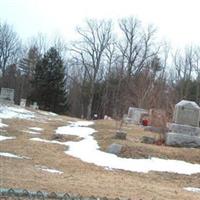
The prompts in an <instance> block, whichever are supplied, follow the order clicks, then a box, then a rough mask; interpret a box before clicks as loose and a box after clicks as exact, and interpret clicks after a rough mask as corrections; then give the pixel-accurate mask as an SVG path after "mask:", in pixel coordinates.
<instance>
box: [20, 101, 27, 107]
mask: <svg viewBox="0 0 200 200" xmlns="http://www.w3.org/2000/svg"><path fill="white" fill-rule="evenodd" d="M20 106H21V107H26V99H21V101H20Z"/></svg>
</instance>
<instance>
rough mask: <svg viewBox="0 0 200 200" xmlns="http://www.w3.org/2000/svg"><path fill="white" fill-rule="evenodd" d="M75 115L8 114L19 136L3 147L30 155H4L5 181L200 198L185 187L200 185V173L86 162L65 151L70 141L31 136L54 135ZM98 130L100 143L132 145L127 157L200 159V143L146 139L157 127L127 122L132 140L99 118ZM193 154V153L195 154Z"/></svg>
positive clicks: (0, 164) (98, 192) (1, 177)
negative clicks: (34, 131)
mask: <svg viewBox="0 0 200 200" xmlns="http://www.w3.org/2000/svg"><path fill="white" fill-rule="evenodd" d="M71 120H76V119H72V118H68V117H64V116H59V117H49V119H48V120H45V122H44V121H42V122H40V121H28V120H4V121H3V122H4V123H6V124H9V127H8V128H6V130H7V133H3V134H6V135H9V136H16V137H17V139H16V140H6V141H2V142H1V143H0V151H4V152H10V153H15V154H17V155H21V156H27V157H29V158H31V159H23V160H20V159H13V158H12V159H11V158H5V157H0V187H4V188H10V187H13V188H26V189H29V190H33V191H34V190H41V191H48V192H52V191H55V192H68V193H74V194H81V195H83V196H91V195H94V196H100V197H103V196H107V197H109V198H115V197H121V198H131V199H138V200H139V199H142V200H149V199H152V200H153V199H159V200H164V199H181V200H182V199H185V200H188V199H195V200H198V199H200V195H199V194H195V193H190V192H187V191H184V190H183V187H199V181H200V175H199V174H196V175H192V176H186V175H178V174H172V173H157V172H150V173H147V174H144V173H133V172H127V171H123V170H113V171H110V170H105V169H104V168H102V167H98V166H95V165H93V164H88V163H84V162H82V161H81V160H79V159H76V158H73V157H71V156H69V155H66V154H65V153H64V151H65V150H66V148H67V147H66V146H62V145H58V144H48V143H42V142H36V141H30V140H29V139H30V138H31V137H40V138H44V139H52V137H54V134H55V129H56V128H57V127H59V126H63V125H66V124H67V123H68V121H71ZM35 126H36V127H40V128H43V129H44V131H42V132H41V133H42V134H41V135H36V136H33V135H31V134H28V133H24V132H22V130H27V128H28V127H35ZM94 127H95V129H97V130H98V132H97V133H95V137H96V139H97V141H98V143H99V144H100V146H101V148H102V149H103V150H105V149H106V148H107V146H108V145H109V144H111V143H113V142H115V143H121V144H124V145H126V146H127V147H128V148H131V151H130V152H129V153H127V152H126V151H125V152H124V155H122V156H126V157H146V156H149V155H150V156H151V155H156V156H157V157H163V156H164V157H167V156H168V157H169V158H179V159H180V158H181V156H182V157H183V158H184V159H185V160H188V161H191V162H199V160H198V159H199V158H198V157H199V155H200V151H199V150H197V149H179V148H169V147H161V146H155V145H147V144H141V143H140V138H141V137H142V136H143V135H152V136H154V134H153V133H149V132H144V131H142V129H141V128H138V127H134V126H133V127H132V126H127V127H125V130H127V132H128V137H127V140H125V141H121V140H116V139H114V138H113V136H114V134H115V131H116V129H115V123H114V122H112V121H103V120H102V121H101V120H100V121H96V123H95V125H94ZM77 139H80V138H73V137H71V136H70V137H66V138H64V139H63V138H62V140H77ZM191 154H192V155H191ZM36 165H44V166H47V167H49V168H55V169H57V170H60V171H63V172H64V173H63V174H61V175H58V174H51V173H48V172H44V171H41V170H39V169H37V167H36Z"/></svg>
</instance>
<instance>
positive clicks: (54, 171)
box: [36, 166, 63, 174]
mask: <svg viewBox="0 0 200 200" xmlns="http://www.w3.org/2000/svg"><path fill="white" fill-rule="evenodd" d="M36 167H37V168H38V169H40V170H42V171H46V172H49V173H56V174H63V172H61V171H59V170H57V169H50V168H48V167H46V166H36Z"/></svg>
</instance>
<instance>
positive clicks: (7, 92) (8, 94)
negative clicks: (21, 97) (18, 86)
mask: <svg viewBox="0 0 200 200" xmlns="http://www.w3.org/2000/svg"><path fill="white" fill-rule="evenodd" d="M14 96H15V90H14V89H11V88H1V94H0V102H2V103H11V104H14Z"/></svg>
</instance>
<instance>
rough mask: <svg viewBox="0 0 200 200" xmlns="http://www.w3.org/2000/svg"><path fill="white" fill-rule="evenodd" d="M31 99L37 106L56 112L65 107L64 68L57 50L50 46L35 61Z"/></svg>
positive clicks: (64, 109)
mask: <svg viewBox="0 0 200 200" xmlns="http://www.w3.org/2000/svg"><path fill="white" fill-rule="evenodd" d="M32 85H33V91H32V96H31V99H32V100H34V101H36V102H38V104H39V107H40V108H41V109H44V110H48V111H53V112H56V113H64V112H65V111H66V109H67V105H66V91H65V68H64V65H63V61H62V58H61V56H60V55H59V52H58V51H57V50H56V49H55V48H54V47H51V48H50V49H49V50H48V51H47V52H46V53H45V54H44V56H43V57H42V58H41V59H40V60H39V61H38V62H37V64H36V68H35V74H34V79H33V81H32Z"/></svg>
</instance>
